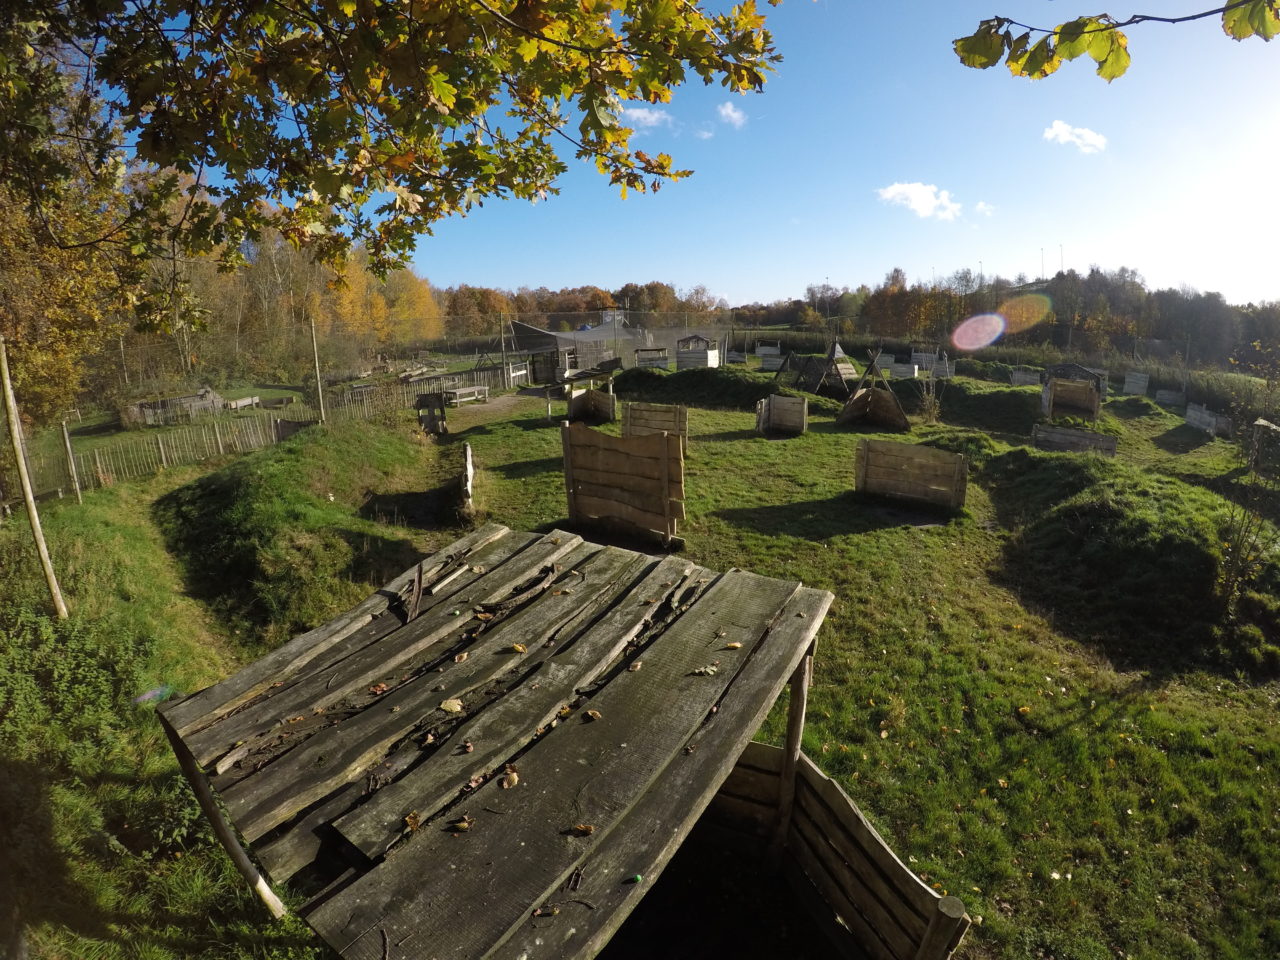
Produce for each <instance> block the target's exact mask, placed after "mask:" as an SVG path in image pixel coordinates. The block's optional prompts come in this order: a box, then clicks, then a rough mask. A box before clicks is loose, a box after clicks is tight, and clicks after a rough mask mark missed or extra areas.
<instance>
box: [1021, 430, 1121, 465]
mask: <svg viewBox="0 0 1280 960" xmlns="http://www.w3.org/2000/svg"><path fill="white" fill-rule="evenodd" d="M1031 445H1032V446H1034V447H1035V448H1036V449H1038V450H1058V451H1065V452H1068V453H1100V454H1102V455H1103V456H1104V457H1114V456H1115V455H1116V447H1117V445H1118V441H1117V440H1116V438H1115V437H1109V436H1107V435H1106V434H1103V433H1094V432H1093V431H1092V430H1072V429H1071V428H1070V427H1054V426H1050V425H1049V424H1047V423H1037V424H1036V425H1035V426H1034V427H1032V428H1031Z"/></svg>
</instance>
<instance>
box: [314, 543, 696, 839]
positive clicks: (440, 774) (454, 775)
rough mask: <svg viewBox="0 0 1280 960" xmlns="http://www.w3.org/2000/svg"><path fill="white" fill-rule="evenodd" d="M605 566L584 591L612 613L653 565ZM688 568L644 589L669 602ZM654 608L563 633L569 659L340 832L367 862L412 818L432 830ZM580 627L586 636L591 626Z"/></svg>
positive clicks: (620, 559) (545, 670)
mask: <svg viewBox="0 0 1280 960" xmlns="http://www.w3.org/2000/svg"><path fill="white" fill-rule="evenodd" d="M603 559H604V560H607V561H613V562H612V563H611V564H610V565H608V566H607V567H606V566H603V565H602V569H600V570H593V569H591V568H590V567H588V568H586V569H584V570H583V573H584V578H583V583H582V588H581V589H582V590H583V592H584V593H586V592H587V591H590V596H591V598H592V603H593V604H595V605H596V606H597V607H600V606H604V607H608V606H609V605H610V604H611V603H612V602H613V601H614V600H615V599H616V598H617V595H618V594H619V593H620V592H622V591H625V590H628V589H631V588H633V587H634V586H635V584H634V583H633V580H634V578H635V576H636V575H637V574H639V573H640V571H641V570H642V569H644V568H646V567H651V566H653V560H651V559H650V558H648V557H637V556H636V555H634V554H630V553H628V552H626V551H621V550H611V551H610V554H609V555H608V556H607V557H605V558H603ZM688 569H690V565H688V564H684V565H681V564H680V563H678V562H677V563H671V564H666V565H664V566H662V567H661V568H660V569H656V570H654V571H653V572H652V573H651V574H650V575H649V576H648V577H646V578H645V579H644V581H643V584H642V586H641V587H640V589H647V590H649V591H651V593H652V595H653V596H654V597H655V599H662V598H665V597H666V596H668V595H669V594H670V593H671V592H672V591H673V590H675V588H676V585H677V584H678V583H679V581H680V580H681V578H682V577H681V573H680V572H679V571H681V570H686V571H687V570H688ZM659 578H662V579H659ZM666 584H669V585H666ZM652 609H653V608H652V607H645V608H639V607H631V608H629V609H626V610H619V611H614V612H611V614H610V615H607V616H606V618H605V619H606V620H607V623H605V624H598V625H597V626H596V627H594V628H592V629H590V630H587V631H586V633H585V634H583V635H582V636H579V635H578V632H577V631H572V630H564V631H561V632H560V633H559V634H557V636H556V645H557V646H564V645H566V644H570V645H571V646H569V649H568V650H566V651H565V653H564V654H563V655H561V656H558V657H556V656H553V657H552V658H550V659H549V660H547V661H546V662H544V663H542V664H541V665H540V666H539V667H538V668H537V670H536V671H535V672H534V673H532V674H530V675H529V676H528V677H527V678H526V679H525V681H524V682H523V683H521V684H520V686H519V687H517V688H516V689H515V690H514V691H512V692H511V693H509V694H507V695H506V696H505V697H503V698H502V699H501V700H500V701H499V702H498V703H497V704H494V705H493V706H490V707H489V708H487V709H485V710H484V711H482V712H481V713H480V714H479V716H478V717H476V718H475V719H474V720H472V721H470V722H469V723H466V724H464V725H462V726H461V727H459V728H458V729H457V730H456V731H454V732H453V734H452V735H451V736H450V737H449V739H448V740H447V741H446V742H444V743H442V744H440V746H439V747H438V749H437V750H436V752H435V753H433V754H432V755H431V756H430V757H428V758H427V759H426V760H424V761H423V762H422V763H421V764H419V765H418V766H417V767H415V768H414V769H413V770H412V771H410V772H409V773H408V774H406V775H405V776H404V777H402V778H401V779H400V780H398V781H396V782H395V783H393V784H390V785H389V786H386V787H384V788H383V789H381V790H379V791H378V793H377V795H376V796H375V797H373V798H372V799H371V800H370V801H369V802H368V803H366V804H364V805H363V806H361V807H360V808H359V809H357V810H353V811H352V812H351V813H350V814H348V815H347V816H345V817H343V818H341V819H340V820H338V821H337V822H335V823H334V827H335V828H336V829H337V830H338V831H339V832H340V833H341V834H343V836H345V837H346V838H347V839H348V840H349V841H350V842H351V843H352V844H353V845H354V846H355V847H356V848H358V849H359V850H361V851H362V852H363V853H364V854H365V855H366V856H368V857H370V858H371V859H372V858H376V857H378V856H381V855H382V853H383V852H385V850H386V849H387V847H389V846H390V845H391V844H392V843H393V842H394V841H396V840H398V839H399V838H400V836H401V835H402V834H403V833H404V826H405V818H406V816H408V815H409V814H410V813H414V814H416V816H417V817H418V819H419V821H420V822H423V823H425V822H426V821H427V820H428V819H429V818H430V817H431V816H432V815H433V814H435V813H436V812H437V811H438V810H439V809H440V808H441V807H442V806H443V805H444V804H445V802H447V801H448V800H451V799H452V798H453V797H454V796H456V795H457V793H458V792H459V790H460V789H461V788H462V787H463V786H465V785H466V784H468V783H469V782H470V781H471V780H472V779H473V778H475V777H477V776H483V775H486V774H489V773H492V772H493V771H495V770H501V769H502V765H503V764H504V763H505V762H506V761H508V760H510V759H511V758H512V757H514V756H515V755H516V754H518V753H520V752H521V751H523V750H524V748H525V747H526V746H527V745H528V743H530V742H532V740H533V739H534V737H535V734H536V733H537V731H538V730H539V729H540V728H542V727H545V726H547V725H548V724H550V723H551V721H552V720H553V718H555V716H556V714H557V713H558V711H559V710H560V708H561V707H563V706H564V705H566V704H567V703H568V702H569V701H570V700H572V699H573V696H574V691H575V690H576V689H577V688H578V687H580V686H582V685H584V684H585V683H586V682H587V681H588V680H590V679H591V678H592V677H593V676H594V675H595V673H596V672H598V671H599V670H601V669H602V668H603V667H604V666H605V665H607V664H608V663H609V662H610V661H611V660H613V659H614V657H616V656H618V654H620V653H621V652H622V649H623V648H624V647H625V646H626V645H627V644H628V643H629V642H630V641H631V640H632V639H633V638H634V637H635V636H636V634H638V633H639V632H640V631H641V630H642V629H643V628H644V626H645V625H646V623H647V622H648V620H649V616H650V613H649V611H650V610H652ZM576 626H577V627H578V628H579V629H581V628H583V627H585V626H587V623H583V622H579V623H577V624H576ZM512 731H516V732H515V733H513V732H512ZM463 743H470V744H471V745H472V749H471V751H469V752H468V751H463V750H460V749H458V745H459V744H463Z"/></svg>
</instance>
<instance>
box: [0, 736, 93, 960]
mask: <svg viewBox="0 0 1280 960" xmlns="http://www.w3.org/2000/svg"><path fill="white" fill-rule="evenodd" d="M49 786H50V784H49V771H48V770H47V769H46V768H44V767H42V766H40V765H37V764H33V763H26V762H24V761H21V760H16V759H9V758H3V757H0V810H3V811H4V816H3V817H0V876H3V877H4V880H3V881H2V882H0V955H3V956H6V957H12V958H19V957H26V956H27V955H28V954H27V952H26V949H25V947H24V941H25V937H24V930H25V929H26V928H31V927H36V926H39V925H40V924H44V923H48V924H50V925H54V926H62V927H66V928H67V929H70V930H74V931H75V932H77V933H79V934H81V935H83V936H87V937H95V938H101V937H105V936H107V935H108V929H107V922H108V920H109V919H110V918H108V917H106V916H104V915H103V913H102V912H101V910H100V908H99V906H98V904H97V903H96V902H95V899H94V897H93V895H92V893H91V892H90V891H89V890H87V889H84V888H83V887H81V886H80V885H79V884H78V883H76V882H75V880H74V879H73V878H72V876H71V871H70V869H69V868H68V865H67V862H66V858H65V854H64V853H63V851H62V850H61V849H60V847H59V845H58V843H57V842H56V840H55V838H54V829H53V809H52V805H51V802H50V798H49Z"/></svg>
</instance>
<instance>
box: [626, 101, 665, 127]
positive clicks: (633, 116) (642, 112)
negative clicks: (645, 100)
mask: <svg viewBox="0 0 1280 960" xmlns="http://www.w3.org/2000/svg"><path fill="white" fill-rule="evenodd" d="M622 122H623V123H625V124H627V126H629V127H633V128H634V129H636V130H652V129H653V128H654V127H669V126H671V124H672V123H673V122H674V121H673V120H672V117H671V114H669V113H667V112H666V111H665V110H657V109H655V108H653V107H624V108H623V110H622Z"/></svg>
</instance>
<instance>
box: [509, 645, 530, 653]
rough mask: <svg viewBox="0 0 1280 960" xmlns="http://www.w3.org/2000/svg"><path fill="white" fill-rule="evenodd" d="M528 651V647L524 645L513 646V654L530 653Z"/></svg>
mask: <svg viewBox="0 0 1280 960" xmlns="http://www.w3.org/2000/svg"><path fill="white" fill-rule="evenodd" d="M528 650H529V648H528V647H526V646H525V645H524V644H523V643H513V644H512V645H511V652H512V653H528Z"/></svg>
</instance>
